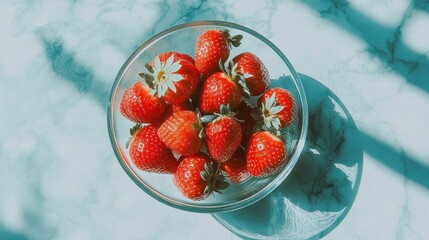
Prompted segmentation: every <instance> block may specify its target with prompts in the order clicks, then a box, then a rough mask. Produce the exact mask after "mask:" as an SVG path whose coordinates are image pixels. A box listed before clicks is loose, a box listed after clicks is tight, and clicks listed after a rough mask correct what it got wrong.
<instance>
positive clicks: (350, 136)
mask: <svg viewBox="0 0 429 240" xmlns="http://www.w3.org/2000/svg"><path fill="white" fill-rule="evenodd" d="M300 76H301V79H302V82H303V85H304V88H305V90H306V96H307V100H308V105H309V129H308V130H309V131H308V136H307V143H306V148H305V149H304V151H303V154H302V156H301V158H300V159H299V161H298V163H297V165H296V166H295V169H294V170H293V171H292V173H291V175H290V176H289V177H288V178H287V179H286V180H285V181H284V182H283V183H282V184H281V185H280V186H279V187H278V188H277V189H276V190H274V191H273V192H272V193H271V194H269V195H268V196H267V197H265V198H264V199H262V200H261V201H259V202H257V203H256V204H253V205H251V206H249V207H246V208H244V209H241V210H237V211H234V212H227V213H219V214H213V216H214V217H215V218H216V219H217V220H218V221H219V222H220V223H221V224H223V225H224V226H225V227H227V228H228V229H230V230H231V231H232V232H234V233H235V234H237V235H238V236H240V237H242V238H244V239H319V238H321V237H323V236H325V235H326V234H327V233H329V232H330V231H331V230H332V229H334V228H335V227H336V226H337V225H338V224H339V223H340V222H341V221H342V219H343V218H344V217H345V215H346V214H347V212H348V211H349V209H350V208H351V206H352V204H353V201H354V199H355V197H356V195H357V192H358V188H359V184H360V179H361V175H362V164H363V146H362V142H361V139H360V135H359V133H358V131H357V129H356V125H355V123H354V121H353V119H352V117H351V115H350V113H349V112H348V111H347V109H346V108H345V106H344V105H343V104H342V103H341V101H340V100H339V99H338V98H337V97H336V96H335V95H334V94H333V93H332V92H331V91H330V90H329V89H327V88H326V87H325V86H323V85H322V84H320V83H319V82H318V81H316V80H314V79H312V78H310V77H308V76H305V75H300ZM273 82H288V80H287V79H285V80H282V81H273Z"/></svg>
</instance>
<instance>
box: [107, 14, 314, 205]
mask: <svg viewBox="0 0 429 240" xmlns="http://www.w3.org/2000/svg"><path fill="white" fill-rule="evenodd" d="M198 26H213V27H227V28H232V29H237V30H240V31H243V32H246V33H248V34H250V35H252V36H254V37H256V38H258V39H259V40H261V41H262V42H263V43H265V44H266V45H267V46H268V47H270V48H271V49H272V50H273V51H274V52H275V53H276V54H277V55H278V56H279V57H280V58H281V59H282V61H283V62H284V63H285V64H286V66H287V67H288V69H289V71H290V72H291V74H292V77H293V79H294V82H295V85H296V87H297V90H298V91H297V94H298V97H299V99H300V102H301V113H302V118H300V122H298V126H299V127H300V128H301V129H300V130H301V134H300V136H299V138H298V142H297V144H296V147H295V149H294V152H293V155H292V156H291V158H290V161H289V163H288V164H287V166H290V167H285V168H284V169H283V170H282V171H281V172H280V173H278V175H277V176H276V177H275V178H274V179H273V180H272V181H271V182H269V183H268V184H267V185H266V186H264V187H263V188H262V189H260V190H259V191H257V192H256V193H255V194H254V195H251V196H248V197H246V198H243V199H240V200H239V201H235V202H232V203H227V204H222V205H198V204H192V203H186V202H181V201H179V200H175V199H172V198H170V197H166V196H165V195H163V194H161V193H160V192H158V191H157V190H155V189H154V188H153V187H151V186H150V185H149V184H147V183H145V182H144V181H143V180H142V179H141V178H140V177H138V176H137V174H136V173H135V172H134V171H133V169H132V168H131V166H130V165H129V164H128V163H127V161H125V160H123V159H126V156H124V155H123V154H124V153H123V152H122V151H120V150H119V149H118V147H117V143H116V140H115V139H116V134H115V131H114V120H113V111H112V106H113V101H114V97H115V94H116V91H117V89H118V86H119V83H120V80H121V79H122V77H123V75H124V73H125V71H126V70H127V68H128V67H129V66H130V63H131V62H132V61H134V59H135V58H136V57H137V55H138V54H140V52H141V51H142V50H143V49H145V48H146V47H148V46H150V45H151V44H152V43H154V42H155V41H156V40H157V39H158V38H161V37H163V36H164V35H167V34H169V33H171V32H174V31H176V30H180V29H184V28H188V27H198ZM107 128H108V133H109V139H110V143H111V145H112V149H113V151H114V153H115V155H116V158H117V160H118V162H119V164H120V165H121V166H122V168H123V169H124V171H125V172H126V173H127V175H128V176H129V177H130V178H131V179H132V180H133V181H134V183H135V184H136V185H137V186H138V187H139V188H140V189H142V190H143V191H144V192H145V193H147V194H148V195H150V196H151V197H153V198H155V199H156V200H158V201H160V202H162V203H164V204H166V205H168V206H171V207H174V208H177V209H181V210H185V211H190V212H200V213H219V212H227V211H232V210H238V209H240V208H244V207H246V206H249V205H251V204H252V203H255V202H257V201H259V200H261V199H262V198H264V197H266V196H267V195H268V194H269V193H271V192H272V191H273V190H274V189H275V188H276V187H277V186H279V185H280V183H281V182H283V181H284V180H285V179H286V177H287V176H288V175H289V174H290V172H291V171H292V169H293V168H294V167H295V165H296V162H297V161H298V159H299V156H300V154H301V152H302V151H303V149H304V145H305V141H306V136H307V130H308V105H307V99H306V96H305V91H304V87H303V85H302V83H301V79H300V78H299V75H298V74H297V73H296V71H295V69H294V68H293V66H292V64H291V63H290V61H289V60H288V58H287V57H286V56H285V55H284V54H283V52H282V51H281V50H280V49H279V48H278V47H277V46H276V45H274V44H273V43H272V42H271V41H270V40H268V39H267V38H266V37H264V36H262V35H261V34H259V33H257V32H256V31H254V30H252V29H250V28H247V27H245V26H242V25H239V24H236V23H232V22H227V21H217V20H204V21H195V22H189V23H183V24H179V25H176V26H173V27H170V28H167V29H165V30H163V31H161V32H159V33H157V34H155V35H154V36H152V37H151V38H149V39H148V40H146V41H145V42H143V43H142V44H141V45H140V46H139V47H137V48H136V49H135V50H134V51H133V52H132V53H131V54H130V55H129V56H128V58H127V60H126V61H125V62H124V63H123V64H122V66H121V68H120V69H119V71H118V73H117V75H116V77H115V81H114V82H113V84H112V87H111V90H110V96H109V102H108V106H107ZM196 203H197V202H196Z"/></svg>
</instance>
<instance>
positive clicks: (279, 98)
mask: <svg viewBox="0 0 429 240" xmlns="http://www.w3.org/2000/svg"><path fill="white" fill-rule="evenodd" d="M258 105H259V107H260V109H261V111H262V113H261V114H262V117H263V119H264V125H265V127H266V128H267V129H270V128H274V129H278V128H279V127H285V126H287V125H288V124H290V123H291V122H292V121H293V120H294V118H295V115H296V103H295V100H294V98H293V96H292V94H291V93H290V92H289V91H287V90H285V89H283V88H272V89H270V90H268V91H266V92H265V93H264V94H263V95H262V96H261V97H260V98H259V99H258Z"/></svg>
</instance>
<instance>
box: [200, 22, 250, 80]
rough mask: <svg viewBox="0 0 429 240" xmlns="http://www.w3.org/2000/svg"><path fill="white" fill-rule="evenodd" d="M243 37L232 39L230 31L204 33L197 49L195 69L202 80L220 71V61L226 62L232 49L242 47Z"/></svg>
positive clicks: (237, 36) (215, 30) (214, 30)
mask: <svg viewBox="0 0 429 240" xmlns="http://www.w3.org/2000/svg"><path fill="white" fill-rule="evenodd" d="M242 38H243V36H242V35H236V36H233V37H231V35H230V33H229V31H228V30H217V29H210V30H207V31H205V32H203V33H202V34H201V35H200V36H199V38H198V40H197V44H196V47H195V67H196V68H197V69H198V71H199V72H200V74H201V76H202V79H206V78H207V77H208V76H210V75H211V74H212V73H214V72H217V71H219V61H222V62H225V61H226V60H227V59H228V57H229V53H230V47H231V45H233V46H234V47H238V46H240V41H241V39H242Z"/></svg>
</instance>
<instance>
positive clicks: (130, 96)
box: [120, 82, 165, 123]
mask: <svg viewBox="0 0 429 240" xmlns="http://www.w3.org/2000/svg"><path fill="white" fill-rule="evenodd" d="M150 91H151V90H150V89H149V88H148V87H147V86H144V85H143V84H142V83H141V82H136V83H134V84H133V85H132V86H131V87H129V88H128V89H127V90H125V92H124V95H123V96H122V99H121V103H120V112H121V114H122V115H123V116H125V117H126V118H127V119H129V120H131V121H133V122H136V123H152V122H155V121H156V120H157V119H158V118H160V117H161V115H162V114H163V112H164V110H165V102H164V100H162V99H160V98H157V97H155V96H153V95H152V94H151V93H150Z"/></svg>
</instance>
